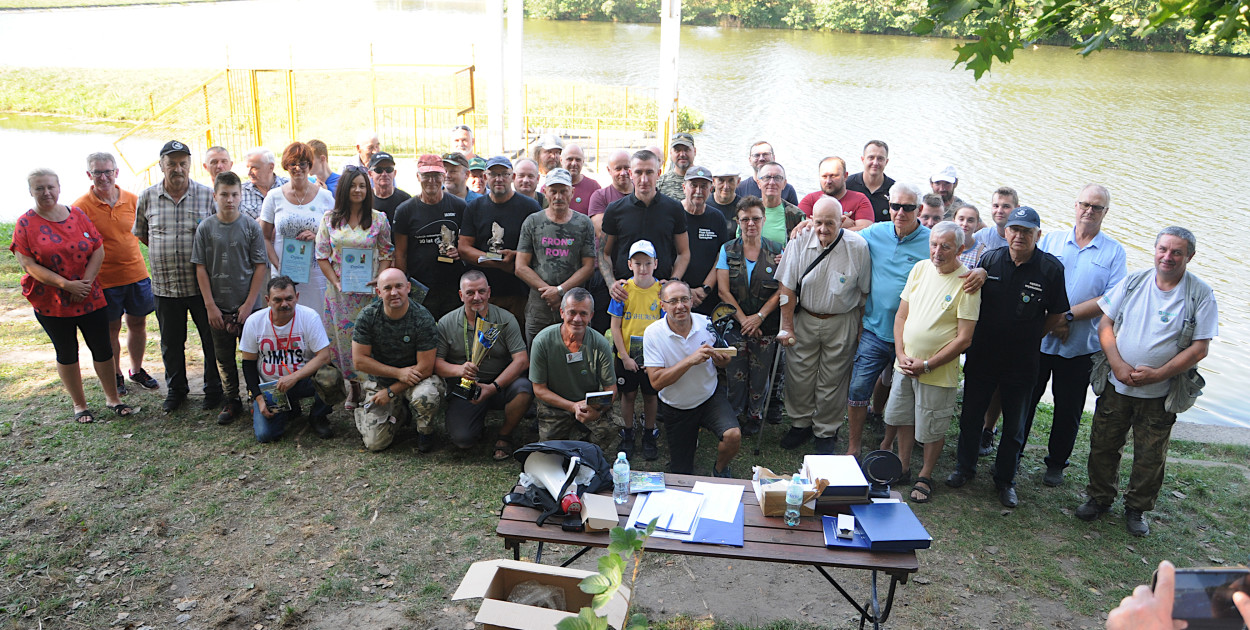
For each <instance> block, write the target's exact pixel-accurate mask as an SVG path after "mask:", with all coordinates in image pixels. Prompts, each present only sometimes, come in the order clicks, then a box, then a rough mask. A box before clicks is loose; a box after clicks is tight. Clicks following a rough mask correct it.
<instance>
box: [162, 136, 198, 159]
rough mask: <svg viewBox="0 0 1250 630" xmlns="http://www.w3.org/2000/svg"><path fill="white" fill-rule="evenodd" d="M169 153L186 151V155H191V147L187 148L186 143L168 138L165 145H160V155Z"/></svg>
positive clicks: (163, 155)
mask: <svg viewBox="0 0 1250 630" xmlns="http://www.w3.org/2000/svg"><path fill="white" fill-rule="evenodd" d="M170 153H186V154H187V155H191V149H188V148H187V145H185V144H183V143H181V142H178V141H177V140H170V141H169V142H166V143H165V146H163V147H161V157H165V156H166V155H169V154H170Z"/></svg>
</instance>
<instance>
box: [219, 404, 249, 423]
mask: <svg viewBox="0 0 1250 630" xmlns="http://www.w3.org/2000/svg"><path fill="white" fill-rule="evenodd" d="M240 413H243V403H242V402H239V399H238V398H235V399H233V400H230V401H227V402H226V406H225V407H222V408H221V413H219V414H217V424H230V423H231V422H234V419H235V418H236V417H238V415H239V414H240Z"/></svg>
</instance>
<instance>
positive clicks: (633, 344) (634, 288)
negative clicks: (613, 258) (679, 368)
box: [608, 241, 664, 461]
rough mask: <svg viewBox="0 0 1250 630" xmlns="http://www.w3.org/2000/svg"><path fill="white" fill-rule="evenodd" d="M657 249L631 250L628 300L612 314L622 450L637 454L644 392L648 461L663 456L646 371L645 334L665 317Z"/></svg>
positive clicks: (616, 303) (612, 307)
mask: <svg viewBox="0 0 1250 630" xmlns="http://www.w3.org/2000/svg"><path fill="white" fill-rule="evenodd" d="M655 258H656V256H655V246H654V245H652V244H651V241H638V242H636V243H634V244H633V245H632V246H631V247H630V248H629V270H630V271H632V272H634V277H632V278H630V279H629V280H627V281H625V292H626V293H627V294H628V296H627V297H626V298H625V301H624V302H621V301H620V300H615V299H614V300H612V302H611V303H610V304H608V314H609V315H611V316H612V343H613V344H614V345H615V346H616V357H617V358H616V389H617V391H618V392H619V393H621V394H623V396H622V397H621V417H622V418H624V419H625V428H623V429H621V446H620V450H621V451H623V452H624V453H625V456H626V457H633V454H634V424H635V423H636V419H635V415H634V400H635V399H636V396H637V393H638V389H639V387H641V388H642V407H643V418H644V419H643V422H644V429H643V434H642V456H643V458H644V459H646V460H647V461H652V460H655V459H656V458H658V457H659V456H660V451H659V448H658V447H657V445H656V441H657V440H658V439H659V436H660V430H659V429H657V428H656V427H655V414H656V408H657V407H658V405H659V397H658V396H657V395H656V391H655V389H654V388H652V387H651V380H650V379H649V378H647V372H646V370H644V369H643V367H642V331H643V330H645V329H646V328H647V326H650V325H651V323H652V322H654V321H656V320H658V319H660V318H661V317H663V316H664V312H663V311H662V310H660V283H659V282H656V280H655V275H654V274H655V262H656V261H655Z"/></svg>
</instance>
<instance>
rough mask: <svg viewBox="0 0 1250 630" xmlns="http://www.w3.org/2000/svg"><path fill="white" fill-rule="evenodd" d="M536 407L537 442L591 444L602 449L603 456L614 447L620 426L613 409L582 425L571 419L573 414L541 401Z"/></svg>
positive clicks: (575, 419)
mask: <svg viewBox="0 0 1250 630" xmlns="http://www.w3.org/2000/svg"><path fill="white" fill-rule="evenodd" d="M536 406H537V407H538V440H539V441H540V442H546V441H547V440H581V441H583V442H591V443H593V444H594V445H596V446H598V447H599V448H601V449H603V452H604V454H605V455H606V454H608V453H609V452H610V451H611V450H612V448H613V447H615V446H616V444H615V441H616V438H617V432H618V431H619V430H620V428H621V425H620V423H619V422H617V420H616V412H615V410H614V409H608V410H607V411H605V412H603V415H601V416H599V418H598V419H597V420H593V421H591V422H588V423H586V424H582V423H580V422H578V421H577V418H574V417H573V414H571V413H569V412H567V411H565V410H563V409H558V408H556V407H552V406H550V405H548V404H546V403H544V402H543V401H541V400H539V401H537V403H536Z"/></svg>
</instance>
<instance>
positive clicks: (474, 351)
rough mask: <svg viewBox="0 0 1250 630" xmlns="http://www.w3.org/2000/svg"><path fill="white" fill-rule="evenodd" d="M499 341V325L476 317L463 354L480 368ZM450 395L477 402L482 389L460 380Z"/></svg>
mask: <svg viewBox="0 0 1250 630" xmlns="http://www.w3.org/2000/svg"><path fill="white" fill-rule="evenodd" d="M497 339H499V324H493V323H491V322H488V321H486V320H485V319H484V318H482V317H481V316H478V318H477V323H476V325H475V326H474V330H473V335H472V337H468V336H466V338H465V341H466V342H467V343H466V344H465V349H464V353H465V355H466V356H468V358H469V361H470V362H472V363H473V365H477V366H481V365H482V360H483V359H485V358H486V355H487V353H489V352H490V349H491V347H492V346H494V345H495V341H496V340H497ZM451 393H452V394H454V395H456V396H459V397H460V398H463V399H465V400H477V397H478V396H481V395H482V387H481V386H480V385H478V384H477V381H476V380H474V379H470V378H461V379H460V383H459V384H457V385H456V386H455V387H453V388H451Z"/></svg>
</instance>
